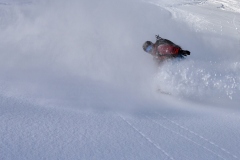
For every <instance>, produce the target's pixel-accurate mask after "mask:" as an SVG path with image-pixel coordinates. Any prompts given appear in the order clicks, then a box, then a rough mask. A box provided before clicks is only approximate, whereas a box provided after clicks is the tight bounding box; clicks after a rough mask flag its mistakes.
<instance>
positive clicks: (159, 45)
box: [143, 35, 190, 63]
mask: <svg viewBox="0 0 240 160" xmlns="http://www.w3.org/2000/svg"><path fill="white" fill-rule="evenodd" d="M143 50H144V51H145V52H147V53H149V54H151V55H152V56H153V57H154V58H153V59H154V60H156V62H157V63H160V62H163V61H165V60H167V59H172V58H184V57H183V56H187V55H190V52H189V51H187V50H182V48H181V47H180V46H178V45H176V44H174V43H173V42H171V41H170V40H168V39H163V38H161V37H159V35H156V42H155V44H153V43H152V42H151V41H146V42H145V43H144V44H143Z"/></svg>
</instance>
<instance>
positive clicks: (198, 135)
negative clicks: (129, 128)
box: [147, 112, 238, 159]
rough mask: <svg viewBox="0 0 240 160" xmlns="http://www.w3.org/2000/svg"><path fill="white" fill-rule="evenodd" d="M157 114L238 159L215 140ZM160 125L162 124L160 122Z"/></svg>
mask: <svg viewBox="0 0 240 160" xmlns="http://www.w3.org/2000/svg"><path fill="white" fill-rule="evenodd" d="M156 114H158V115H159V116H161V117H162V118H163V119H165V120H167V121H168V122H170V123H172V124H173V125H175V126H177V127H179V128H181V129H183V130H185V131H187V132H188V133H190V134H192V135H195V136H197V137H198V138H200V139H202V140H204V141H205V142H207V143H209V144H210V145H212V146H214V147H216V148H218V149H220V150H221V151H223V152H225V153H226V154H228V155H230V156H231V157H232V158H235V159H238V157H237V156H236V155H234V154H232V153H231V152H230V151H228V150H227V149H225V148H223V147H220V146H219V145H217V144H216V143H214V142H213V141H211V140H209V139H207V138H205V137H203V136H202V135H200V134H198V133H196V132H194V131H192V130H190V129H189V128H187V127H185V126H183V125H180V124H179V123H177V122H175V121H173V120H171V119H169V118H167V117H165V116H163V115H161V114H160V113H157V112H156ZM147 118H149V117H147ZM149 119H150V118H149ZM152 121H154V120H152ZM159 125H160V124H159ZM166 129H167V128H166ZM168 130H170V129H168ZM172 132H175V131H172ZM179 134H180V133H179ZM188 139H189V138H188ZM205 148H206V147H205Z"/></svg>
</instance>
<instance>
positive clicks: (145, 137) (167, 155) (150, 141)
mask: <svg viewBox="0 0 240 160" xmlns="http://www.w3.org/2000/svg"><path fill="white" fill-rule="evenodd" d="M118 116H119V117H120V118H121V119H122V120H123V121H125V122H126V123H127V124H128V125H129V126H130V127H131V128H133V129H134V130H135V131H136V132H137V133H138V134H140V135H141V136H142V137H143V138H144V139H146V140H147V141H148V142H149V143H150V144H152V145H153V146H154V147H155V148H157V149H158V150H160V151H161V152H162V153H163V154H164V155H165V156H166V157H168V158H170V159H171V160H174V158H173V157H172V156H171V155H170V154H168V153H167V152H166V151H165V150H164V149H162V148H161V147H160V146H159V145H158V144H157V143H154V142H153V140H151V138H149V137H148V136H146V135H145V134H144V133H143V132H141V131H140V130H139V129H138V128H137V127H135V126H134V125H133V124H132V123H130V122H129V121H128V120H126V119H125V118H124V117H123V116H121V115H119V114H118Z"/></svg>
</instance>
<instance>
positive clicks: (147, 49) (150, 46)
mask: <svg viewBox="0 0 240 160" xmlns="http://www.w3.org/2000/svg"><path fill="white" fill-rule="evenodd" d="M152 49H153V46H152V45H149V46H148V47H147V48H146V52H148V53H149V52H151V51H152Z"/></svg>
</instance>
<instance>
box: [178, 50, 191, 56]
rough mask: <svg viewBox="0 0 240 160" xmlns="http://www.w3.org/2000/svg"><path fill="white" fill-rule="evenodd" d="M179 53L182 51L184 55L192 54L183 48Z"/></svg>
mask: <svg viewBox="0 0 240 160" xmlns="http://www.w3.org/2000/svg"><path fill="white" fill-rule="evenodd" d="M179 53H180V54H181V55H183V56H187V55H190V52H189V51H187V50H181V51H180V52H179Z"/></svg>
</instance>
